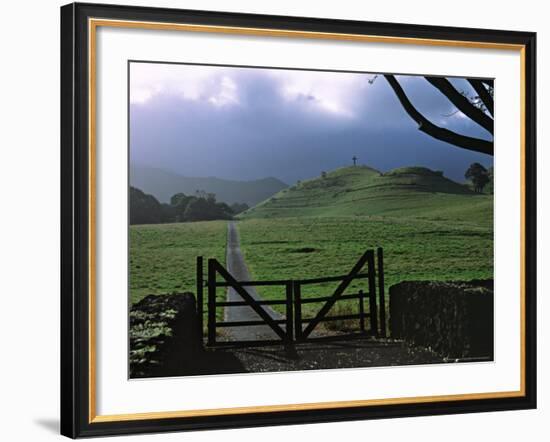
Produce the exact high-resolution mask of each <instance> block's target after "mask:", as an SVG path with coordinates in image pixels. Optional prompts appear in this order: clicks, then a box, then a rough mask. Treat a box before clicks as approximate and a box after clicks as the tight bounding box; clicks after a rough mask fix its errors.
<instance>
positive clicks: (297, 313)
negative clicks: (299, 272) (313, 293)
mask: <svg viewBox="0 0 550 442" xmlns="http://www.w3.org/2000/svg"><path fill="white" fill-rule="evenodd" d="M293 286H294V287H293V295H294V335H295V336H296V341H301V340H302V287H301V286H300V283H299V282H298V281H293Z"/></svg>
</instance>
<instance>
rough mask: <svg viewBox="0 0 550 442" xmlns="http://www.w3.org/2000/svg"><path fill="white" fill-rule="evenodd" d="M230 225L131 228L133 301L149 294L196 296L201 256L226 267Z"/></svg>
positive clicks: (221, 223) (205, 222)
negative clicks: (227, 239) (198, 266)
mask: <svg viewBox="0 0 550 442" xmlns="http://www.w3.org/2000/svg"><path fill="white" fill-rule="evenodd" d="M226 237H227V222H226V221H203V222H194V223H179V224H148V225H141V226H131V227H130V301H131V302H132V303H135V302H137V301H139V300H140V299H141V298H143V297H144V296H146V295H149V294H166V293H172V292H184V291H191V292H193V293H195V291H196V290H195V284H196V282H195V269H196V267H195V263H196V257H197V256H198V255H203V256H204V257H205V259H206V258H216V259H218V261H220V262H221V263H225V244H226Z"/></svg>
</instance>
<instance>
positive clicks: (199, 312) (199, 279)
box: [197, 256, 204, 342]
mask: <svg viewBox="0 0 550 442" xmlns="http://www.w3.org/2000/svg"><path fill="white" fill-rule="evenodd" d="M203 292H204V275H203V259H202V256H197V315H198V319H199V330H200V334H201V342H202V337H203V335H204V317H203V316H204V305H203V303H204V298H203Z"/></svg>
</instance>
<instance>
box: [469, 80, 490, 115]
mask: <svg viewBox="0 0 550 442" xmlns="http://www.w3.org/2000/svg"><path fill="white" fill-rule="evenodd" d="M468 83H470V85H471V86H472V87H473V88H474V90H475V91H476V94H477V96H478V97H479V98H480V99H481V101H482V102H483V104H484V105H485V107H486V108H487V110H488V111H489V113H490V114H491V115H492V116H494V115H495V111H494V102H493V97H491V94H490V93H489V91H488V90H487V88H486V87H485V86H483V82H482V81H481V80H473V79H468Z"/></svg>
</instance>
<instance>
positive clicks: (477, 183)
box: [464, 163, 491, 193]
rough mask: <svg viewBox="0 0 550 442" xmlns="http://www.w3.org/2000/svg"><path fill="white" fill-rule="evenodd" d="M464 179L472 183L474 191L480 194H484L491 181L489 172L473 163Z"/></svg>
mask: <svg viewBox="0 0 550 442" xmlns="http://www.w3.org/2000/svg"><path fill="white" fill-rule="evenodd" d="M464 177H465V178H466V179H468V180H470V181H471V182H472V184H473V186H474V191H475V192H478V193H481V192H483V188H484V187H485V186H486V185H487V183H489V181H490V180H491V177H490V175H489V171H488V170H487V169H486V168H485V167H483V166H482V165H481V164H479V163H472V164H471V165H470V167H468V170H466V173H465V174H464Z"/></svg>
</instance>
